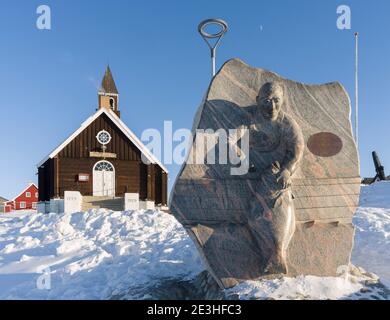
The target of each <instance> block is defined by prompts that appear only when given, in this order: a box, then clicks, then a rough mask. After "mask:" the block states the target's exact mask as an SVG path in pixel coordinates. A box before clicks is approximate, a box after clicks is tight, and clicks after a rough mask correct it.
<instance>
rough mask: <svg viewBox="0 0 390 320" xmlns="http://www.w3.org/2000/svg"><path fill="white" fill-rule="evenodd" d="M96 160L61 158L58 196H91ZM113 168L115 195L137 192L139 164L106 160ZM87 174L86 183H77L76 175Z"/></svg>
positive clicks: (137, 162) (136, 162)
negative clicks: (69, 193) (65, 192)
mask: <svg viewBox="0 0 390 320" xmlns="http://www.w3.org/2000/svg"><path fill="white" fill-rule="evenodd" d="M98 161H100V159H97V158H88V159H74V158H62V159H61V161H60V170H59V181H60V195H61V196H63V194H64V191H80V193H81V194H82V195H85V196H91V195H92V194H93V173H92V170H93V167H94V166H95V164H96V162H98ZM107 161H109V162H110V163H112V165H113V166H114V168H115V194H116V195H117V196H123V195H124V194H125V193H126V192H139V189H140V188H139V186H140V170H139V168H140V162H139V161H124V160H115V159H107ZM79 173H88V174H89V175H90V179H89V181H88V182H79V181H78V179H77V175H78V174H79Z"/></svg>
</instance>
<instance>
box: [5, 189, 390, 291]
mask: <svg viewBox="0 0 390 320" xmlns="http://www.w3.org/2000/svg"><path fill="white" fill-rule="evenodd" d="M389 195H390V182H378V183H375V184H374V185H371V186H362V193H361V199H360V207H359V208H358V210H357V213H356V215H355V217H354V221H353V222H354V225H355V227H356V232H355V244H354V249H353V252H352V263H353V265H356V266H359V268H358V267H353V266H351V268H350V270H348V271H345V272H344V274H342V275H341V276H339V277H315V276H299V277H295V278H289V277H281V278H278V279H270V280H261V281H245V282H243V283H241V284H239V285H237V286H235V287H234V288H231V289H229V290H225V292H224V293H225V296H226V297H228V298H229V297H238V298H240V299H384V298H389V291H388V289H387V288H385V287H384V286H382V285H381V284H380V283H378V277H377V276H379V277H380V281H381V282H382V283H383V284H385V285H386V286H387V287H390V267H389V266H390V236H389V235H390V196H389ZM360 267H363V268H364V269H365V270H367V271H369V272H366V271H365V270H364V269H362V268H360ZM202 270H203V267H202V264H201V262H200V259H199V255H198V253H197V251H196V248H195V246H194V244H193V243H192V241H191V240H190V239H189V237H188V235H187V233H186V232H185V230H184V228H183V227H182V226H181V225H180V224H179V223H178V222H177V221H176V220H175V219H174V217H173V216H171V215H169V214H167V213H164V212H160V211H151V210H149V211H145V210H140V211H125V212H114V211H110V210H105V209H100V210H90V211H87V212H78V213H73V214H54V213H51V214H38V213H36V212H32V211H25V212H15V213H11V214H1V215H0V299H112V298H126V299H145V298H151V296H150V294H149V291H148V290H149V289H150V288H153V286H158V284H159V283H161V281H162V280H165V279H173V280H174V281H175V279H177V281H182V280H186V281H191V280H192V279H194V278H195V277H196V276H197V275H198V274H199V273H200V272H201V271H202ZM373 273H374V274H373ZM376 275H377V276H376Z"/></svg>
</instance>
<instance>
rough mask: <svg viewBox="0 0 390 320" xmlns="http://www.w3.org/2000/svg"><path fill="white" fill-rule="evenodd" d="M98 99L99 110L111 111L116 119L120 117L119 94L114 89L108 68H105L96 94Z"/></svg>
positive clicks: (113, 82)
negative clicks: (116, 116)
mask: <svg viewBox="0 0 390 320" xmlns="http://www.w3.org/2000/svg"><path fill="white" fill-rule="evenodd" d="M98 99H99V109H101V108H107V109H111V110H112V111H114V112H115V113H116V114H117V115H118V117H119V116H120V112H119V109H118V102H119V93H118V89H117V88H116V85H115V81H114V78H113V76H112V73H111V69H110V66H107V68H106V72H105V73H104V77H103V80H102V84H101V86H100V89H99V92H98Z"/></svg>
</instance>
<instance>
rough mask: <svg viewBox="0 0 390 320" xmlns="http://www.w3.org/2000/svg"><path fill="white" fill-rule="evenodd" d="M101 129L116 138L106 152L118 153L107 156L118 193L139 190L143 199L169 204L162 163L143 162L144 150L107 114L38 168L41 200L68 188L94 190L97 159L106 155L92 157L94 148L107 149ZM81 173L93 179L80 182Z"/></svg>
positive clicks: (61, 194)
mask: <svg viewBox="0 0 390 320" xmlns="http://www.w3.org/2000/svg"><path fill="white" fill-rule="evenodd" d="M101 130H106V131H108V132H109V133H110V135H111V138H112V139H111V141H110V143H109V144H108V145H107V149H106V150H105V152H107V153H114V154H116V158H106V160H107V161H109V162H110V163H112V164H113V166H114V167H115V181H116V182H115V184H116V185H115V193H116V196H123V195H124V193H126V192H131V193H132V192H137V193H139V195H140V199H141V200H144V199H149V200H154V201H155V202H156V204H159V203H163V204H166V203H167V200H166V189H167V186H166V183H167V181H166V174H163V173H162V169H161V168H160V167H159V166H158V165H145V164H143V163H142V161H141V152H140V150H139V149H138V148H137V147H136V146H135V145H134V144H133V143H132V142H131V141H130V140H129V139H128V138H127V137H126V136H125V135H124V134H123V133H122V132H121V131H120V130H119V129H118V128H117V127H116V125H115V124H114V123H113V122H112V121H111V120H110V119H109V118H108V117H107V116H106V115H105V114H102V115H101V116H100V117H99V118H97V119H96V120H95V121H94V122H92V123H91V124H90V125H89V126H88V127H87V128H85V129H84V130H83V131H82V132H81V133H80V134H79V135H78V136H77V137H75V138H74V139H73V141H71V142H70V143H69V144H68V145H67V146H66V147H65V148H64V149H63V150H61V151H60V152H59V154H58V155H57V156H56V157H55V158H54V159H49V160H48V161H46V162H45V164H44V165H43V166H42V167H41V168H39V169H38V174H39V178H38V179H39V200H40V201H44V200H49V199H50V198H53V197H55V196H59V197H63V196H64V191H80V192H81V194H82V195H92V194H93V172H92V170H93V167H94V165H95V164H96V162H98V161H100V160H103V158H99V157H90V152H91V151H95V152H102V151H103V150H101V145H100V144H99V143H98V141H97V139H96V135H97V133H98V132H99V131H101ZM79 173H84V174H89V175H90V179H89V181H88V182H79V181H78V179H77V177H78V174H79ZM164 176H165V177H164ZM164 190H165V191H164Z"/></svg>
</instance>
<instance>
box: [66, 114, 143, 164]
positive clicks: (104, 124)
mask: <svg viewBox="0 0 390 320" xmlns="http://www.w3.org/2000/svg"><path fill="white" fill-rule="evenodd" d="M101 130H106V131H108V132H109V133H110V135H111V138H112V139H111V142H110V143H109V144H108V145H107V149H106V152H110V153H116V154H117V159H118V160H129V161H140V160H141V152H140V151H139V150H138V148H137V147H136V146H135V145H134V144H133V143H132V142H131V141H130V140H129V139H127V137H126V136H125V135H124V134H123V133H122V131H120V130H119V129H118V128H117V126H116V125H115V124H114V123H113V122H112V121H111V120H110V118H108V117H107V116H106V115H105V114H102V115H101V116H100V117H98V118H97V119H96V120H95V121H94V122H92V123H91V124H90V125H89V126H88V127H87V128H86V129H85V130H84V131H83V132H81V133H80V134H79V135H78V136H77V137H76V138H75V139H73V141H71V142H70V143H69V144H68V145H67V146H66V147H65V148H64V149H62V150H61V152H60V153H59V154H58V157H59V158H89V152H90V151H96V152H101V151H103V150H102V149H101V145H100V143H99V142H98V141H97V139H96V135H97V133H98V132H99V131H101Z"/></svg>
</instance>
